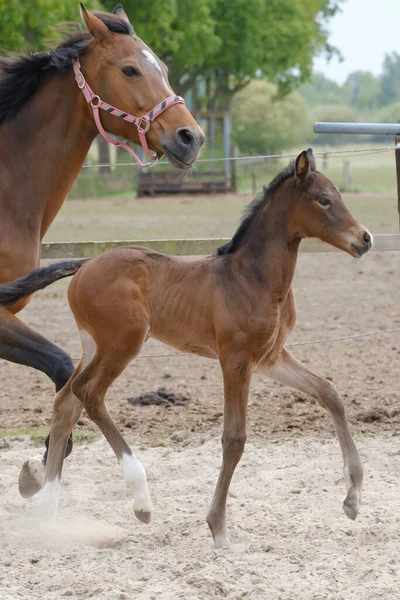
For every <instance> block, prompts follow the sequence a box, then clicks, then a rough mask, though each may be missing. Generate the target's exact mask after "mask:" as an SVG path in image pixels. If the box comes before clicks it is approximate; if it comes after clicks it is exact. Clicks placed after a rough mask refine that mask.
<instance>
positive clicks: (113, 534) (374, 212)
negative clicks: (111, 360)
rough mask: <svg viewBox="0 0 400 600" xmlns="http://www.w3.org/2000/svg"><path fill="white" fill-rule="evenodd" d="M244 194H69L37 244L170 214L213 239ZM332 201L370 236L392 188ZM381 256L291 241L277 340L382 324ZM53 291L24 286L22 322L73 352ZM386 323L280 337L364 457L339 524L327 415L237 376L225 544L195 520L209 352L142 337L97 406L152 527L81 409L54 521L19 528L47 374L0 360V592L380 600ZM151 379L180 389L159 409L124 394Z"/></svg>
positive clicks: (387, 490)
mask: <svg viewBox="0 0 400 600" xmlns="http://www.w3.org/2000/svg"><path fill="white" fill-rule="evenodd" d="M317 164H318V159H317ZM265 183H267V181H266V182H265ZM250 199H251V197H250V196H246V197H240V196H239V197H238V196H235V197H233V196H232V197H231V196H229V195H224V196H217V197H215V198H214V202H215V203H216V205H217V204H218V206H219V208H218V209H216V212H215V213H214V214H212V211H211V210H210V202H211V199H210V198H209V197H207V198H203V197H197V198H193V197H191V198H189V197H185V196H181V197H179V198H174V199H170V198H169V199H166V198H157V199H156V200H144V199H143V200H123V199H122V200H121V199H118V198H116V199H110V200H107V199H104V200H101V201H100V200H95V201H89V200H88V201H79V200H74V201H69V202H67V203H66V205H65V206H64V208H63V210H62V211H61V213H60V215H59V217H58V219H57V220H56V222H55V223H54V226H53V228H52V229H51V231H50V235H51V237H49V241H56V240H57V241H66V240H71V239H74V240H79V239H81V240H82V239H92V240H95V239H106V238H105V237H104V235H103V232H105V231H106V230H107V229H108V228H109V229H113V238H110V237H109V238H108V239H117V237H119V239H145V238H147V239H151V238H157V237H161V235H160V233H159V232H160V231H163V227H164V228H165V231H166V235H165V236H164V237H166V238H173V237H178V235H177V234H176V233H175V230H174V228H176V231H179V230H182V228H183V227H184V226H185V230H184V232H185V235H186V234H187V235H188V237H190V236H191V234H192V233H193V234H194V235H192V237H219V236H228V235H229V233H231V232H232V231H233V227H234V224H235V223H237V220H238V218H239V215H240V211H241V209H242V207H243V206H244V204H245V203H247V202H248V201H249V200H250ZM345 201H346V203H347V205H348V206H349V208H350V209H351V210H352V211H353V212H354V213H355V214H356V216H357V217H359V218H360V220H361V221H362V222H363V224H365V225H366V226H367V227H368V228H370V229H371V230H372V232H373V233H397V231H398V229H397V228H398V220H397V207H396V201H395V199H394V197H393V196H378V195H376V196H373V195H369V196H366V195H350V196H348V197H346V196H345ZM149 202H151V203H152V204H151V206H152V207H153V208H152V209H150V208H149V206H150V205H149V204H146V203H149ZM221 207H222V208H221ZM167 214H170V215H171V218H170V219H169V220H168V219H167V217H166V215H167ZM126 215H130V217H129V218H127V217H126ZM185 215H186V219H187V220H185ZM190 215H192V216H191V217H190ZM130 219H131V220H130ZM78 222H79V223H80V224H79V226H78ZM186 225H187V226H186ZM116 230H117V231H118V234H119V235H118V236H117V235H115V231H116ZM188 260H190V258H188ZM398 265H399V254H398V252H391V251H387V252H373V253H371V254H370V255H369V256H367V257H366V258H365V259H363V260H354V259H352V258H351V257H350V256H348V255H347V254H344V253H338V252H334V253H322V252H321V253H301V254H300V257H299V262H298V268H297V274H296V278H295V282H294V290H295V297H296V303H297V310H298V315H297V325H296V328H295V330H294V333H293V334H292V336H291V338H290V340H289V344H296V343H299V342H313V341H316V340H321V339H325V338H334V337H342V336H351V335H356V334H359V333H368V332H373V331H376V330H383V329H393V328H399V327H400V304H399V298H400V278H399V267H398ZM67 286H68V282H67V281H62V282H58V283H57V284H55V285H53V286H51V287H49V288H48V289H46V290H44V291H43V292H39V293H38V294H37V295H35V297H34V298H33V300H32V302H31V303H30V304H29V305H28V307H27V308H26V309H25V310H24V311H23V313H22V318H23V320H24V321H25V322H27V323H28V324H29V325H31V326H33V327H34V328H35V329H36V330H38V331H40V333H42V334H43V335H45V336H46V337H48V338H49V339H51V340H52V341H53V342H55V343H56V344H58V345H60V346H61V347H62V348H63V349H65V350H66V351H67V352H69V354H70V355H71V356H72V357H73V358H79V356H80V343H79V336H78V334H77V331H76V330H75V325H74V322H73V319H72V316H71V314H70V312H69V308H68V304H67V300H66V289H67ZM399 335H400V333H399V332H392V333H386V334H381V335H374V336H370V337H364V338H353V339H348V340H341V341H335V342H328V343H326V342H325V343H312V344H309V345H299V346H294V347H293V348H292V349H291V350H292V351H293V353H294V354H295V356H296V357H297V358H299V359H300V360H302V361H303V362H304V363H305V364H306V365H307V366H309V367H310V368H312V369H313V370H314V371H316V372H317V373H319V374H321V375H324V376H325V377H330V378H331V379H332V380H333V381H334V382H335V384H336V385H337V386H338V389H339V391H340V392H341V394H342V395H343V397H344V400H345V403H346V407H347V411H348V415H349V421H350V424H351V429H352V432H353V433H354V434H355V436H356V442H357V445H358V447H359V450H360V454H361V458H362V460H363V462H364V466H365V483H364V496H363V505H362V508H361V512H360V515H359V517H358V519H357V521H356V522H355V523H353V522H350V521H349V520H347V519H346V517H345V516H344V514H343V512H342V508H341V502H342V496H343V477H342V467H341V458H340V451H339V445H338V443H337V441H336V439H335V438H334V432H333V426H332V424H331V421H330V418H329V417H328V415H327V414H326V413H325V412H324V411H323V410H322V409H321V408H320V407H319V406H318V405H317V404H316V403H315V402H314V401H313V400H312V399H310V398H306V397H305V396H304V397H303V396H302V395H301V394H299V393H297V392H293V391H291V390H289V389H288V388H284V387H282V386H280V385H279V384H276V383H274V382H270V381H269V380H267V379H266V378H264V377H261V376H260V377H254V379H253V384H252V390H251V398H250V404H249V416H248V424H249V426H248V444H247V447H246V451H245V454H244V455H243V458H242V460H241V462H240V464H239V467H238V469H237V472H236V473H235V477H234V479H233V482H232V485H231V493H230V496H229V500H228V526H229V528H230V531H231V541H232V542H233V548H232V550H230V551H228V552H217V551H214V550H213V545H212V538H211V535H210V533H209V530H208V527H207V525H206V523H205V515H206V512H207V509H208V506H209V503H210V500H211V496H212V492H213V489H214V486H215V482H216V479H217V476H218V469H219V466H220V462H221V452H220V444H219V437H220V432H221V426H222V401H223V395H222V378H221V374H220V369H219V365H218V363H217V362H215V361H211V360H207V359H202V358H200V357H195V356H188V355H179V356H175V355H176V352H174V351H173V350H172V349H169V348H167V347H165V346H163V345H162V344H160V343H158V342H156V341H153V340H151V341H149V342H147V343H146V344H145V347H144V349H143V352H142V357H141V358H139V359H138V360H136V361H135V362H134V363H133V364H132V365H131V366H129V367H128V368H127V370H126V371H125V373H124V374H123V375H122V376H121V377H120V378H119V379H118V380H117V382H116V383H115V385H114V386H113V387H112V388H111V390H110V392H109V394H108V406H109V410H110V412H111V413H112V415H113V417H114V419H115V420H116V422H117V424H118V426H119V427H120V428H121V430H122V431H123V433H124V435H125V436H126V438H127V440H128V441H129V442H130V443H131V444H132V446H133V448H134V449H135V451H136V452H137V454H138V456H139V457H140V459H141V460H142V461H143V463H144V465H145V467H146V470H147V473H148V479H149V488H150V493H151V495H152V499H153V502H154V506H155V513H154V518H153V521H152V523H151V524H150V525H149V526H144V525H142V524H140V523H138V522H137V521H136V520H135V519H134V516H133V511H132V502H131V500H126V499H125V498H124V483H123V478H122V475H121V473H120V469H119V466H118V463H117V462H116V461H115V458H114V456H113V454H112V451H111V449H110V448H109V447H108V446H107V444H106V442H105V441H104V440H103V439H102V438H101V436H100V435H99V434H98V433H97V432H96V430H95V428H94V427H92V425H91V423H90V422H89V420H88V419H87V417H86V415H83V417H82V421H81V422H80V423H81V424H80V425H79V426H78V427H77V430H78V431H77V433H76V439H77V440H78V442H79V443H80V444H81V445H77V446H76V447H75V451H74V452H73V454H72V455H71V457H69V458H68V459H67V460H66V462H65V466H64V474H63V482H64V483H63V486H62V497H61V505H60V513H59V523H58V525H57V529H56V532H55V533H54V532H53V533H52V534H49V533H48V532H46V531H39V530H37V529H36V528H35V524H34V523H35V520H34V517H33V514H32V506H33V503H31V502H26V501H24V500H22V499H21V498H20V497H19V496H18V487H17V477H18V472H19V469H20V466H21V463H22V462H23V461H24V460H25V459H26V458H28V457H29V456H31V455H32V454H35V453H39V452H41V451H42V442H41V439H40V438H41V437H43V435H45V434H46V433H47V429H48V425H49V422H50V415H51V406H52V400H53V387H52V385H51V383H50V382H49V381H48V380H47V379H46V377H45V376H44V375H42V374H41V373H39V372H36V371H33V370H30V369H27V368H23V367H20V366H17V365H14V364H11V363H6V362H4V361H1V362H0V407H1V408H0V419H1V427H2V430H0V435H1V438H0V472H1V479H0V489H1V500H0V534H1V539H2V548H3V551H2V555H1V557H0V597H1V598H2V600H3V599H4V600H14V599H17V598H21V599H24V600H25V598H26V599H28V598H31V599H34V600H36V598H37V599H39V598H46V600H47V599H48V600H53V599H56V598H57V599H58V598H63V597H66V598H73V599H74V600H75V599H80V598H85V599H86V598H92V597H93V598H99V599H101V600H103V599H104V600H114V599H121V600H123V599H129V600H130V599H131V598H135V600H136V599H138V600H147V599H153V598H156V599H158V598H160V599H166V600H172V599H178V598H179V599H180V598H181V599H182V600H183V599H185V600H186V599H189V600H208V599H209V598H228V599H232V600H233V599H235V600H236V599H238V600H239V599H240V600H259V599H269V598H271V599H273V600H275V599H277V600H278V599H282V600H283V599H285V600H286V599H288V600H289V599H290V600H291V599H296V600H298V599H300V600H302V599H309V598H313V600H314V599H315V600H325V599H335V600H336V599H339V600H348V599H353V598H354V599H355V598H360V597H362V598H365V599H367V600H369V599H371V600H372V599H375V598H380V597H389V598H395V597H397V595H398V589H399V583H400V575H399V571H398V569H399V564H398V546H399V541H400V540H399V537H400V536H399V527H400V525H399V523H400V516H399V508H398V496H399V494H398V490H399V485H400V483H399V481H400V480H399V471H400V468H399V467H400V450H399V442H398V439H399V438H398V436H399V435H400V383H399V361H400V345H399V339H400V338H399ZM156 355H158V357H157V356H156ZM165 355H172V356H165ZM159 388H165V389H166V390H167V391H169V392H172V393H174V394H177V395H178V394H179V395H182V396H184V397H185V398H186V399H185V400H184V401H183V402H182V403H180V404H175V405H174V404H171V403H168V402H167V403H164V404H161V405H158V406H141V405H133V404H131V403H130V402H128V400H129V399H132V398H135V397H137V396H139V395H141V394H143V393H145V392H149V391H156V390H157V389H159Z"/></svg>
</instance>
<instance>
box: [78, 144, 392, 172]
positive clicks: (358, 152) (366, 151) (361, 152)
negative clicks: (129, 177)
mask: <svg viewBox="0 0 400 600" xmlns="http://www.w3.org/2000/svg"><path fill="white" fill-rule="evenodd" d="M394 150H395V147H394V146H390V147H389V146H385V147H383V148H354V149H346V150H326V151H324V150H321V151H314V152H313V153H314V156H334V157H337V158H347V157H351V156H369V155H371V154H381V153H383V152H393V151H394ZM297 155H298V153H286V154H256V155H252V156H228V157H221V158H199V159H198V160H197V161H196V164H198V163H219V162H228V161H237V162H245V161H247V162H250V161H256V160H257V161H258V160H272V159H276V158H294V157H296V156H297ZM168 164H169V163H168V161H167V160H159V161H155V162H154V163H153V166H157V165H160V166H161V165H168ZM136 166H137V164H136V163H135V162H110V163H85V164H84V165H83V167H82V168H84V169H92V168H103V167H110V168H111V167H136ZM151 166H152V165H151Z"/></svg>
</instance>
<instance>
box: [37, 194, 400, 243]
mask: <svg viewBox="0 0 400 600" xmlns="http://www.w3.org/2000/svg"><path fill="white" fill-rule="evenodd" d="M344 198H345V202H346V204H347V205H348V207H349V208H350V210H351V211H353V212H354V214H355V215H356V217H357V218H358V219H359V220H360V221H361V222H362V223H363V224H364V225H365V226H366V227H368V229H370V230H371V231H372V232H373V233H398V222H399V217H398V213H397V202H396V198H395V197H394V196H389V195H384V196H376V195H373V194H362V195H360V194H345V195H344ZM250 200H251V196H235V195H232V194H228V195H223V194H222V195H216V196H212V195H210V196H190V197H188V196H185V197H180V196H173V197H168V198H152V199H137V200H132V199H124V198H114V199H110V198H109V199H104V200H69V201H67V202H66V203H65V204H64V206H63V208H62V209H61V211H60V213H59V215H58V216H57V217H56V220H55V221H54V223H53V225H52V227H51V228H50V231H49V232H48V234H47V235H46V241H86V240H143V239H174V238H182V237H183V238H202V237H204V238H218V237H229V236H231V235H232V234H233V232H234V231H235V229H236V228H237V225H238V222H239V219H240V216H241V214H242V212H243V209H244V207H245V206H246V204H247V203H248V202H249V201H250Z"/></svg>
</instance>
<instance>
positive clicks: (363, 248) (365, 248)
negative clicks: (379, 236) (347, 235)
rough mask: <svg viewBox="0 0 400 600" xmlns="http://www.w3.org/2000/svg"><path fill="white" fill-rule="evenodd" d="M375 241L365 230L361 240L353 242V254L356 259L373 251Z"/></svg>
mask: <svg viewBox="0 0 400 600" xmlns="http://www.w3.org/2000/svg"><path fill="white" fill-rule="evenodd" d="M373 241H374V239H373V237H372V234H371V233H370V232H369V231H368V229H365V230H364V231H363V232H362V233H361V236H360V239H359V240H357V242H351V250H352V252H351V254H352V255H353V256H354V257H355V258H360V257H361V256H363V255H364V254H366V253H367V252H369V251H370V250H371V248H372V244H373Z"/></svg>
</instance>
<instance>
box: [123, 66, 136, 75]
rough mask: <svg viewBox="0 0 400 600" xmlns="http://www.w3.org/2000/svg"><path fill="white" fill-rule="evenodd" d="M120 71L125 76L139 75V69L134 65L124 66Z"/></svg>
mask: <svg viewBox="0 0 400 600" xmlns="http://www.w3.org/2000/svg"><path fill="white" fill-rule="evenodd" d="M122 72H123V74H124V75H125V77H137V76H138V75H140V73H139V71H138V70H137V69H135V67H124V68H123V69H122Z"/></svg>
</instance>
